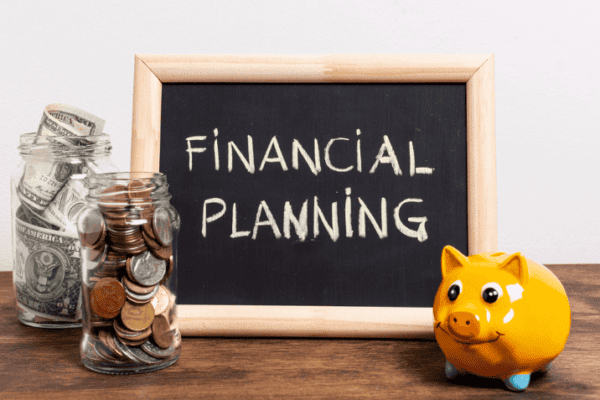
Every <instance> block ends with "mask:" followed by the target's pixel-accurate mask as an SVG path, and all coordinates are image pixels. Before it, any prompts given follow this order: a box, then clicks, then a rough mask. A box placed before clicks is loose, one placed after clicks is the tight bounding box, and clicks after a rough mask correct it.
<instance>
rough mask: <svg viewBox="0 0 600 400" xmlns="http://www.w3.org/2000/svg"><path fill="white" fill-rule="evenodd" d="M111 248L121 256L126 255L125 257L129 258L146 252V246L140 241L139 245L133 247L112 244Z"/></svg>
mask: <svg viewBox="0 0 600 400" xmlns="http://www.w3.org/2000/svg"><path fill="white" fill-rule="evenodd" d="M111 247H112V248H113V250H115V251H116V252H119V253H122V254H126V255H130V256H135V255H138V254H142V253H143V252H145V251H146V250H148V247H146V244H145V243H144V241H143V240H142V241H141V243H135V244H133V245H128V244H120V243H112V244H111Z"/></svg>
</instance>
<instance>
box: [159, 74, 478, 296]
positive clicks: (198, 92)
mask: <svg viewBox="0 0 600 400" xmlns="http://www.w3.org/2000/svg"><path fill="white" fill-rule="evenodd" d="M466 103H467V100H466V85H465V84H464V83H435V84H405V83H357V84H352V83H320V84H310V83H299V84H278V83H266V84H265V83H262V84H257V83H179V82H178V83H163V85H162V111H161V116H162V117H161V123H160V171H161V172H163V173H165V174H166V175H167V177H168V181H169V184H170V188H169V190H170V192H171V194H172V195H173V198H172V200H171V201H172V204H173V206H174V207H175V208H176V209H177V210H178V211H179V213H180V215H181V221H182V224H181V231H180V233H179V238H178V254H177V257H178V261H177V263H178V264H177V265H178V291H179V299H178V302H179V303H180V304H198V305H201V304H210V305H303V306H361V307H366V306H373V307H431V305H432V304H433V298H434V295H435V291H436V290H437V287H438V285H439V282H440V280H441V276H440V265H439V263H440V255H441V251H442V248H443V247H444V246H445V245H447V244H451V245H452V246H454V247H456V248H458V249H459V250H460V251H461V252H463V253H464V254H467V253H468V243H467V234H468V227H467V144H466V140H467V139H466V130H467V128H466V127H467V121H466V116H467V106H466Z"/></svg>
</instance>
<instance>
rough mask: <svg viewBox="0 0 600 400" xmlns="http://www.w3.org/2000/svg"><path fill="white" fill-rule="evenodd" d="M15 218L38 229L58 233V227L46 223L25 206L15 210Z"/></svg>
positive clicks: (22, 205) (48, 222)
mask: <svg viewBox="0 0 600 400" xmlns="http://www.w3.org/2000/svg"><path fill="white" fill-rule="evenodd" d="M16 216H17V218H18V219H20V220H21V221H23V222H27V223H28V224H31V225H35V226H39V227H40V228H46V229H50V230H54V231H59V230H60V227H58V226H56V225H53V224H52V223H51V222H50V221H47V220H46V219H45V218H44V217H42V216H41V215H39V214H37V213H35V212H34V211H32V210H30V209H29V208H27V204H21V205H20V206H19V208H18V209H17V213H16Z"/></svg>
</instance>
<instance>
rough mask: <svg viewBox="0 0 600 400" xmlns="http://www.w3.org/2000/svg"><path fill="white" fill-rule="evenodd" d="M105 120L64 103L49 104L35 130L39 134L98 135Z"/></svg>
mask: <svg viewBox="0 0 600 400" xmlns="http://www.w3.org/2000/svg"><path fill="white" fill-rule="evenodd" d="M105 123H106V121H105V120H103V119H102V118H99V117H96V116H95V115H93V114H90V113H88V112H87V111H83V110H80V109H79V108H76V107H73V106H69V105H66V104H50V105H48V106H46V109H45V110H44V113H43V114H42V120H41V122H40V125H39V127H38V130H37V134H38V135H39V136H71V135H75V136H93V135H100V134H101V133H102V130H103V129H104V124H105Z"/></svg>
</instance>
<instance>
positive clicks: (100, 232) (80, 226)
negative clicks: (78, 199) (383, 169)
mask: <svg viewBox="0 0 600 400" xmlns="http://www.w3.org/2000/svg"><path fill="white" fill-rule="evenodd" d="M77 231H78V232H79V238H80V239H81V244H82V245H84V246H87V247H97V246H98V245H99V244H100V243H101V242H102V241H103V240H104V237H105V236H106V225H105V223H104V218H103V217H102V213H100V210H98V209H97V208H88V209H86V210H84V211H83V212H82V213H81V215H80V216H79V219H78V220H77Z"/></svg>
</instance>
